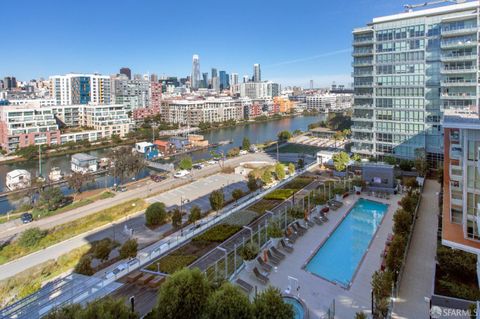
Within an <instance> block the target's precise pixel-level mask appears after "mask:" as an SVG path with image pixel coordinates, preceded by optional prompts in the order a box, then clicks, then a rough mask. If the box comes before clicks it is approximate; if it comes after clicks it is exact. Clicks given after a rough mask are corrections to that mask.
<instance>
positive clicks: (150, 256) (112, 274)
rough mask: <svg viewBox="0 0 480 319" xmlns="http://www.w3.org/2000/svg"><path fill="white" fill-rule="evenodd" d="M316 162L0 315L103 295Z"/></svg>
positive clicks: (24, 314)
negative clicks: (126, 257)
mask: <svg viewBox="0 0 480 319" xmlns="http://www.w3.org/2000/svg"><path fill="white" fill-rule="evenodd" d="M315 165H316V163H312V164H311V165H309V166H307V167H306V169H304V170H300V171H298V172H297V173H296V174H294V175H293V176H291V177H289V178H287V179H285V180H283V181H281V182H280V183H278V184H277V185H275V186H273V187H271V188H270V189H268V190H266V191H263V192H262V191H261V190H259V191H257V192H256V193H254V194H252V195H251V196H250V197H248V198H245V199H243V200H240V201H239V203H238V204H237V205H236V206H235V204H231V205H228V206H227V207H225V208H223V209H222V210H221V211H220V213H219V214H218V215H216V216H213V217H210V218H208V219H204V220H203V224H202V225H201V226H200V227H198V228H195V227H191V228H190V229H187V230H185V229H184V230H182V231H178V232H176V233H175V234H172V235H170V236H168V237H166V238H164V239H162V240H160V241H159V242H157V243H156V244H154V245H151V246H149V247H147V248H145V249H144V250H142V251H141V252H139V253H138V255H137V258H135V259H132V260H130V261H122V262H120V263H119V264H117V265H116V267H114V268H113V269H112V270H111V271H107V272H106V273H105V274H104V275H103V276H93V277H86V278H85V277H78V276H75V278H73V277H72V275H68V276H65V277H63V278H59V279H58V280H57V281H56V284H55V285H50V284H47V285H46V286H45V287H43V288H42V289H41V290H39V291H37V292H35V293H33V294H31V295H29V296H28V297H26V298H24V299H21V300H19V301H17V302H15V303H14V304H12V305H10V306H8V307H6V308H4V309H2V310H0V318H2V319H3V318H17V319H20V318H32V317H41V316H43V315H45V314H46V313H48V312H49V311H50V310H52V309H54V308H58V307H62V306H64V305H68V304H72V303H84V302H87V301H90V300H93V299H96V298H101V297H103V296H105V295H107V294H108V293H110V292H111V291H112V290H114V289H115V287H112V286H110V285H112V284H113V283H114V282H115V281H116V280H117V279H119V278H121V277H124V276H126V275H127V274H129V273H130V272H132V271H134V270H137V269H139V268H141V267H143V266H144V265H146V264H149V263H151V262H153V261H154V260H156V259H157V258H159V257H160V256H162V255H165V254H166V253H168V252H170V251H171V250H173V249H174V248H176V247H179V246H180V245H183V244H184V243H186V242H187V241H189V240H190V239H192V238H193V237H195V236H197V235H198V234H200V233H202V232H204V231H205V230H207V229H209V228H210V227H212V226H213V225H215V224H217V223H219V222H220V221H222V220H223V219H225V218H226V217H228V216H230V215H231V214H233V213H235V212H237V211H240V210H242V209H244V208H246V207H248V206H250V205H251V204H253V203H254V202H256V201H258V200H259V199H261V198H262V197H263V196H265V195H266V194H268V193H270V192H272V191H273V190H275V189H277V188H279V187H281V186H283V185H285V184H287V183H288V182H290V181H292V180H293V179H294V178H296V177H298V176H299V175H302V174H303V173H305V171H306V170H308V169H310V168H312V167H314V166H315ZM261 236H264V235H261ZM264 237H265V236H264Z"/></svg>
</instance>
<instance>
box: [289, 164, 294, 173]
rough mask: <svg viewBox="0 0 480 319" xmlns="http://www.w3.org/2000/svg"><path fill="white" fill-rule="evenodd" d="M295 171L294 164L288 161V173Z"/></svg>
mask: <svg viewBox="0 0 480 319" xmlns="http://www.w3.org/2000/svg"><path fill="white" fill-rule="evenodd" d="M294 173H295V164H293V163H288V174H290V175H292V174H294Z"/></svg>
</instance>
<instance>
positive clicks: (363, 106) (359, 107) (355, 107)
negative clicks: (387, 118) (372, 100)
mask: <svg viewBox="0 0 480 319" xmlns="http://www.w3.org/2000/svg"><path fill="white" fill-rule="evenodd" d="M353 108H354V109H373V104H355V105H354V106H353Z"/></svg>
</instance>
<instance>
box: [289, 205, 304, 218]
mask: <svg viewBox="0 0 480 319" xmlns="http://www.w3.org/2000/svg"><path fill="white" fill-rule="evenodd" d="M287 214H288V215H289V216H290V217H292V218H293V219H303V218H304V217H305V212H304V211H303V209H302V208H301V207H299V206H293V207H290V208H289V209H288V210H287Z"/></svg>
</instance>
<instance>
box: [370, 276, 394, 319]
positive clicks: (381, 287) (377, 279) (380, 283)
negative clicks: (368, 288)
mask: <svg viewBox="0 0 480 319" xmlns="http://www.w3.org/2000/svg"><path fill="white" fill-rule="evenodd" d="M371 284H372V291H373V298H374V304H375V309H374V315H375V316H376V317H374V318H385V317H386V316H387V312H388V306H389V303H388V301H389V300H388V298H389V297H390V293H391V291H392V284H393V276H392V273H391V272H390V271H375V272H374V273H373V275H372V282H371Z"/></svg>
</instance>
